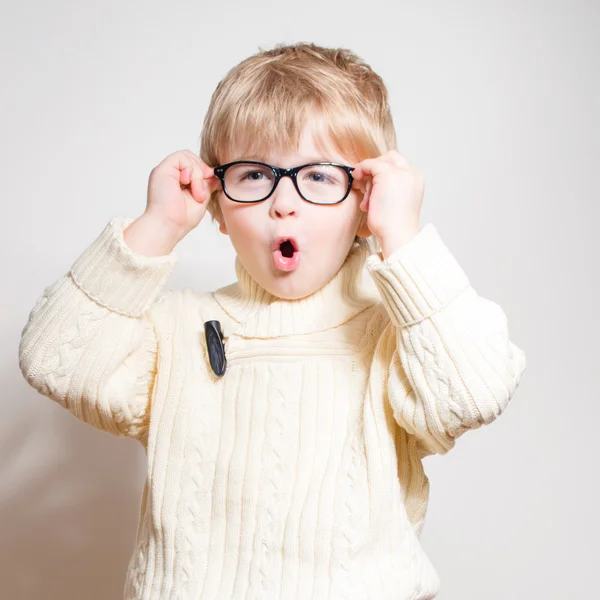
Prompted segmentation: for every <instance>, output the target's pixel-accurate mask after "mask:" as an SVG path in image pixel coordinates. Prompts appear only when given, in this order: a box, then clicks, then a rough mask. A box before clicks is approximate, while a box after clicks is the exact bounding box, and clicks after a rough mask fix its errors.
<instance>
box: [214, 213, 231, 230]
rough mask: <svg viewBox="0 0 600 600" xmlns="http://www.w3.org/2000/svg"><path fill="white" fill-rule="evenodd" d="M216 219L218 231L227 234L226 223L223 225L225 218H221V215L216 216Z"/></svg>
mask: <svg viewBox="0 0 600 600" xmlns="http://www.w3.org/2000/svg"><path fill="white" fill-rule="evenodd" d="M216 219H217V221H218V222H219V231H220V232H221V233H224V234H225V235H229V234H228V233H227V225H225V220H224V219H223V217H222V216H221V217H216Z"/></svg>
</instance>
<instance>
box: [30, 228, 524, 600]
mask: <svg viewBox="0 0 600 600" xmlns="http://www.w3.org/2000/svg"><path fill="white" fill-rule="evenodd" d="M132 221H133V219H131V218H124V217H115V218H113V219H112V220H111V221H110V223H109V224H108V225H107V226H106V227H105V229H104V230H103V231H102V233H101V234H100V235H99V236H98V238H97V239H96V240H95V241H94V242H93V243H92V244H91V245H90V246H89V247H88V248H87V249H86V250H85V251H84V252H83V253H82V254H81V256H79V258H78V259H77V260H76V261H75V263H74V264H73V266H72V268H71V270H70V272H69V273H68V274H66V275H65V276H64V277H62V278H61V279H59V280H58V281H56V282H55V283H53V284H52V285H50V286H49V287H47V288H46V289H45V291H44V293H43V295H42V296H41V297H40V298H39V300H38V301H37V303H36V304H35V306H34V307H33V309H32V310H31V313H30V316H29V320H28V322H27V324H26V325H25V327H24V329H23V333H22V338H21V343H20V347H19V363H20V367H21V371H22V373H23V375H24V377H25V378H26V380H27V381H28V382H29V384H30V385H32V386H33V387H34V388H35V389H36V390H38V391H39V392H40V393H42V394H44V395H45V396H48V397H49V398H52V399H53V400H55V401H56V402H57V403H59V404H60V405H61V406H63V407H64V408H66V409H67V410H69V411H70V412H71V413H72V414H73V415H75V416H76V417H77V418H79V419H81V420H83V421H85V422H87V423H89V424H90V425H92V426H94V427H96V428H98V429H101V430H103V431H106V432H109V433H112V434H115V435H125V436H130V437H133V438H135V439H137V440H139V441H140V442H141V444H142V445H143V447H144V449H145V451H146V454H147V479H146V483H145V486H144V490H143V494H142V498H141V506H140V515H139V524H138V530H137V539H136V542H135V550H134V553H133V555H132V557H131V560H130V563H129V568H128V571H127V577H126V582H125V595H124V598H125V599H127V600H130V599H139V600H142V599H143V600H176V599H177V600H192V599H193V600H242V599H244V600H250V599H257V600H279V599H281V600H294V599H296V600H304V599H309V598H310V599H319V600H325V599H331V600H338V599H340V600H341V599H348V600H358V599H360V600H366V599H374V600H375V599H376V600H387V599H389V600H392V599H393V600H425V599H427V598H433V597H434V596H435V594H436V592H437V591H438V590H439V587H440V581H439V577H438V575H437V573H436V571H435V569H434V568H433V566H432V564H431V563H430V561H429V559H428V557H427V555H426V554H425V553H424V551H423V549H422V547H421V545H420V544H419V539H418V538H419V534H420V532H421V528H422V526H423V520H424V518H425V514H426V509H427V502H428V495H429V481H428V479H427V476H426V475H425V473H424V470H423V465H422V459H423V458H424V457H425V456H427V455H429V454H432V453H439V454H444V453H446V452H448V451H449V450H450V449H451V448H452V447H453V446H454V444H455V442H456V439H457V438H458V437H459V436H460V435H461V434H463V433H464V432H465V431H467V430H469V429H476V428H478V427H480V426H481V425H482V424H487V423H491V422H492V421H493V420H494V419H495V418H496V417H498V415H500V414H501V413H502V411H503V410H504V409H505V407H506V406H507V404H508V402H509V400H510V398H511V396H512V395H513V393H514V391H515V389H516V387H517V386H518V384H519V380H520V378H521V375H522V374H523V372H524V370H525V364H526V363H525V354H524V352H523V351H522V350H521V349H519V348H518V347H517V346H516V345H515V344H513V343H512V342H511V341H510V340H509V338H508V329H507V320H506V317H505V314H504V313H503V311H502V309H501V308H500V307H499V306H498V305H497V304H495V303H494V302H491V301H490V300H486V299H484V298H482V297H480V296H479V295H478V294H477V293H476V292H475V290H474V289H473V287H472V286H471V285H470V283H469V281H468V279H467V277H466V275H465V273H464V272H463V270H462V269H461V267H460V266H459V265H458V264H457V262H456V260H455V258H454V257H453V256H452V254H451V253H450V251H449V250H448V248H447V247H446V245H445V244H444V243H443V241H442V240H441V238H440V237H439V234H438V232H437V229H436V228H435V227H434V225H433V224H431V223H430V224H427V225H426V226H425V227H423V228H422V229H421V231H420V232H419V233H418V234H417V235H416V236H415V237H414V238H413V239H411V240H410V241H409V242H408V243H407V244H405V245H404V246H402V247H401V248H399V249H398V250H397V251H396V252H395V253H394V254H392V255H391V256H389V257H387V258H386V259H385V260H382V257H381V255H379V254H378V253H371V252H370V249H369V246H368V244H367V243H366V240H361V242H360V243H355V244H354V246H353V247H352V249H351V251H350V253H349V255H348V257H347V259H346V261H345V262H344V264H343V266H342V268H341V269H340V270H339V271H338V273H337V274H336V275H335V276H334V277H333V279H332V280H331V281H330V282H329V283H327V284H326V285H325V286H324V287H323V288H322V289H321V290H319V291H317V292H315V293H314V294H312V295H310V296H308V297H306V298H303V299H301V300H292V301H290V300H282V299H279V298H277V297H274V296H272V295H270V294H269V293H267V292H266V291H265V290H263V289H261V288H260V287H258V285H257V284H256V282H255V281H254V280H253V279H252V278H251V277H250V276H249V274H248V273H247V271H245V269H244V268H243V267H242V265H241V263H240V261H239V259H236V261H235V269H236V274H237V279H238V280H237V281H236V282H235V283H233V284H231V285H228V286H226V287H224V288H221V289H219V290H217V291H216V292H203V293H200V292H196V291H193V290H191V289H189V288H185V289H182V290H175V291H165V290H164V289H163V288H164V284H165V282H166V280H167V278H168V276H169V274H170V272H171V270H172V268H173V266H174V264H175V262H176V261H177V260H178V259H177V255H176V254H175V252H172V253H171V254H169V255H167V256H158V257H147V256H143V255H140V254H137V253H135V252H134V251H133V250H132V249H130V248H129V247H128V246H127V245H126V243H125V242H124V238H123V230H124V228H125V227H127V226H128V225H129V224H130V223H131V222H132ZM362 242H364V243H362ZM365 266H366V269H363V267H365ZM373 283H374V285H373ZM367 284H370V285H367ZM208 320H218V321H220V323H221V329H222V331H223V334H224V343H225V352H226V357H227V363H228V365H227V371H226V373H225V375H224V376H223V377H218V376H216V375H215V374H214V372H213V371H212V369H211V367H210V363H209V359H208V353H207V349H206V342H205V335H204V323H205V321H208Z"/></svg>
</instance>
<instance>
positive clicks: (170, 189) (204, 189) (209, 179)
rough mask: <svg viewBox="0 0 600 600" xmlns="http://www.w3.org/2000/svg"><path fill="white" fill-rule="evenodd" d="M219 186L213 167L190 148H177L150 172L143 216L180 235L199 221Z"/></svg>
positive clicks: (176, 237) (185, 233)
mask: <svg viewBox="0 0 600 600" xmlns="http://www.w3.org/2000/svg"><path fill="white" fill-rule="evenodd" d="M220 188H221V184H220V182H219V179H218V178H217V177H216V176H215V174H214V170H213V168H212V167H209V166H207V165H206V164H204V162H202V160H200V158H199V156H198V155H196V154H194V153H193V152H192V151H191V150H178V151H177V152H173V153H172V154H169V156H167V157H166V158H165V159H164V160H163V161H162V162H161V163H160V164H159V165H157V166H156V167H154V169H152V171H151V172H150V178H149V180H148V198H147V205H146V211H145V213H144V216H145V217H149V218H152V219H155V220H157V222H159V223H160V224H161V226H162V227H165V228H167V229H168V230H169V233H170V234H171V236H172V237H173V238H175V239H177V240H180V239H183V238H184V237H185V236H186V235H187V234H188V233H189V232H190V231H191V230H192V229H194V228H195V227H196V226H197V225H198V224H199V223H200V221H202V218H203V217H204V214H205V212H206V207H207V205H208V200H209V198H210V194H211V192H212V191H214V190H216V189H220Z"/></svg>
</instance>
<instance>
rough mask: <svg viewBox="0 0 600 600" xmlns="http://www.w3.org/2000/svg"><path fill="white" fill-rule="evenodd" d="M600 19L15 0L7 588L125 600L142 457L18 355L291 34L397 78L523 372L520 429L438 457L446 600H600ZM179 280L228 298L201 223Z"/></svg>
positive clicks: (500, 10)
mask: <svg viewBox="0 0 600 600" xmlns="http://www.w3.org/2000/svg"><path fill="white" fill-rule="evenodd" d="M599 6H600V3H598V2H597V1H594V2H592V1H591V0H590V1H588V2H584V1H581V0H580V1H578V2H574V1H571V2H568V3H567V2H566V1H563V2H556V1H550V2H549V1H547V0H546V1H544V2H542V1H541V0H536V1H528V2H514V1H511V2H494V3H492V2H487V1H481V0H478V1H470V2H468V1H464V0H459V1H454V2H442V1H439V2H414V3H411V4H408V3H401V2H394V3H391V2H388V3H384V2H382V1H379V0H370V1H369V2H366V3H359V2H349V1H346V2H340V1H335V2H327V3H325V2H322V1H319V2H313V1H303V2H301V3H293V4H291V5H287V4H285V3H281V2H272V3H271V2H264V1H262V2H259V1H253V2H231V1H230V2H229V3H223V2H219V3H215V4H212V3H207V2H189V3H183V2H169V3H166V2H161V3H158V2H147V1H146V2H141V1H138V2H125V3H122V2H117V1H112V2H107V1H102V0H100V1H97V2H94V3H93V4H92V3H80V2H75V1H72V2H68V1H65V0H62V1H57V2H52V3H43V2H41V1H40V0H37V1H35V2H21V3H15V2H11V3H9V2H6V1H4V2H2V11H1V15H0V47H1V50H2V61H1V66H0V68H1V73H0V75H1V78H0V81H2V93H1V95H0V115H1V116H0V122H1V124H2V129H1V130H2V136H1V138H0V139H1V146H0V152H1V163H0V164H1V171H0V175H1V178H2V195H1V198H2V200H1V202H2V208H3V211H2V212H3V217H4V218H3V219H2V236H1V238H0V244H1V253H2V254H1V255H2V263H3V282H2V311H1V317H2V318H1V320H0V327H1V328H2V330H1V340H2V344H1V345H0V353H1V355H0V365H1V369H2V371H1V385H2V388H3V393H2V395H1V396H0V403H1V409H2V418H1V419H0V509H1V512H0V588H1V589H0V596H1V597H2V598H6V599H7V600H13V599H19V600H20V599H34V598H35V599H36V600H37V599H46V598H47V599H59V598H60V599H62V600H75V599H81V598H86V599H88V600H100V599H102V600H106V599H113V598H120V597H121V593H122V586H123V583H124V577H125V568H126V565H127V561H128V560H129V555H130V552H131V551H132V548H133V538H134V534H135V528H136V520H137V511H138V505H139V497H140V493H141V490H142V486H143V478H144V467H145V455H144V452H143V449H142V448H141V446H139V445H138V444H137V442H134V441H132V440H128V439H121V438H116V437H113V436H111V435H109V434H105V433H102V432H99V431H96V430H94V429H92V428H91V427H89V426H87V425H85V424H83V423H81V422H79V421H78V420H77V419H75V418H74V417H72V416H71V415H70V414H69V413H67V412H66V411H65V410H64V409H62V408H61V407H60V406H58V405H55V404H54V403H53V402H52V401H51V400H49V399H47V398H45V397H44V396H41V395H39V394H38V393H37V392H36V391H35V390H33V389H32V388H30V387H29V386H28V385H27V383H26V382H25V380H24V379H23V377H22V375H21V373H20V371H19V368H18V363H17V347H18V343H19V339H20V334H21V330H22V328H23V326H24V325H25V322H26V320H27V317H28V314H29V311H30V310H31V308H32V307H33V305H34V303H35V301H36V300H37V299H38V298H39V296H41V294H42V292H43V289H44V288H45V287H46V286H48V285H49V284H50V283H52V282H53V281H54V280H56V279H57V278H59V277H61V276H62V275H64V274H65V273H66V272H67V271H68V269H69V268H70V266H71V264H72V262H73V261H74V260H75V258H76V257H77V256H78V255H79V254H80V252H82V251H83V249H84V248H85V247H87V245H88V244H90V243H91V242H92V241H93V240H94V239H95V238H96V236H97V235H99V233H100V232H101V231H102V229H103V228H104V226H105V225H106V223H107V222H108V220H109V219H110V218H111V217H112V216H114V215H125V216H132V217H135V216H139V215H140V214H141V213H142V212H143V211H144V209H145V206H146V186H147V180H148V175H149V172H150V170H151V169H152V167H154V166H155V165H156V164H158V163H159V162H160V161H161V160H162V159H163V158H164V157H165V156H166V155H167V154H169V153H171V152H173V151H175V150H179V149H182V148H190V149H192V150H195V151H197V150H198V147H199V136H200V131H201V125H202V119H203V117H204V114H205V111H206V108H207V106H208V102H209V99H210V94H211V93H212V90H213V89H214V87H215V86H216V84H217V82H218V81H219V80H220V79H221V77H223V76H224V74H225V72H226V71H227V70H228V69H229V68H230V67H232V66H233V65H234V64H235V63H237V62H238V61H240V60H241V59H243V58H245V57H246V56H248V55H250V54H252V53H254V52H256V51H257V50H258V49H259V47H262V48H271V47H272V46H273V45H274V44H275V43H277V42H296V41H314V42H316V43H318V44H322V45H326V46H346V47H349V48H351V49H353V50H354V51H356V52H357V53H358V54H360V55H361V56H363V57H364V58H365V59H366V60H367V61H368V62H369V63H370V64H371V65H372V66H373V68H374V69H375V70H376V71H377V72H378V73H380V74H381V76H382V77H383V78H384V81H385V82H386V84H387V86H388V88H389V91H390V95H391V104H392V109H393V113H394V118H395V122H396V127H397V132H398V140H399V151H400V152H401V153H402V154H403V155H405V156H406V158H407V159H408V160H409V162H411V163H412V164H413V165H415V167H416V168H418V169H419V170H420V171H421V172H422V173H423V175H424V177H425V199H424V204H423V213H422V220H421V224H422V225H423V224H425V223H427V222H430V221H431V222H433V223H435V225H436V226H437V228H438V231H439V232H440V234H441V236H442V238H443V239H444V241H445V242H446V244H447V245H448V246H449V248H450V249H451V250H452V252H453V253H454V255H455V256H456V258H457V259H458V261H459V263H460V264H461V265H462V267H463V268H464V269H465V271H466V273H467V275H468V276H469V278H470V280H471V282H472V284H473V286H474V287H475V289H476V290H477V291H478V293H479V294H480V295H481V296H484V297H487V298H490V299H492V300H494V301H495V302H497V303H498V304H500V305H501V307H502V308H503V309H504V311H505V312H506V314H507V317H508V322H509V331H510V334H511V339H512V340H513V341H514V342H515V343H516V344H517V345H519V346H520V347H521V348H523V349H524V350H525V351H526V353H527V359H528V369H527V371H526V373H525V375H524V378H523V380H522V382H521V385H520V386H519V388H518V390H517V392H516V394H515V395H514V396H513V399H512V402H511V404H510V405H509V407H508V408H507V410H506V411H505V413H504V414H503V415H502V416H501V417H500V418H499V419H498V420H497V421H496V422H494V423H493V424H491V425H489V426H488V427H484V428H481V429H479V430H477V431H475V432H469V433H467V434H465V436H464V437H463V438H462V439H461V440H460V441H459V442H458V443H457V446H456V447H455V448H454V450H452V452H451V453H450V454H448V455H446V456H433V457H429V458H427V459H426V463H425V466H426V470H427V473H428V476H429V477H430V480H431V499H430V504H429V514H428V519H427V521H426V524H425V527H424V532H423V537H422V541H423V545H424V547H425V549H426V551H427V552H428V553H429V555H430V557H431V559H432V561H433V563H434V565H435V566H436V568H437V569H438V572H439V574H440V577H441V579H442V591H441V592H440V594H439V596H438V598H439V599H440V600H482V599H484V598H485V600H513V599H514V600H525V599H534V598H535V599H538V598H543V599H545V600H554V599H556V600H564V599H567V598H569V599H570V598H582V599H583V598H597V597H598V596H597V593H598V592H597V591H596V589H595V588H596V585H595V582H596V579H597V576H596V575H597V574H596V571H597V562H598V558H599V555H598V543H597V539H598V534H599V533H600V532H599V527H598V524H599V518H598V513H597V507H598V500H599V498H598V492H597V487H598V486H597V479H598V467H597V465H598V449H597V446H596V443H597V441H596V440H597V431H598V419H599V418H600V412H599V410H598V401H599V394H598V389H597V373H598V366H597V362H598V336H599V334H600V332H599V330H598V322H599V319H598V308H597V305H598V299H599V298H598V286H597V281H596V280H597V277H598V268H597V264H596V263H597V261H598V241H597V240H598V235H597V229H596V228H597V220H598V216H599V215H598V208H597V206H598V205H597V202H598V200H599V194H598V192H599V189H600V186H599V183H598V174H599V172H600V168H599V159H600V152H599V141H598V140H599V133H600V119H599V111H598V106H599V104H600V98H599V85H598V73H599V72H600V68H599V65H598V62H599V60H598V58H599V54H600V52H599V50H600V49H599V45H598V41H597V38H596V39H594V38H593V34H594V32H596V33H597V32H598V31H599V30H600V18H599V13H600V9H599ZM177 252H178V254H179V256H180V261H179V263H178V264H177V266H176V267H175V270H174V272H173V275H172V276H171V279H170V280H169V282H168V283H167V287H168V288H178V287H183V286H191V287H194V288H196V289H198V290H205V289H215V288H217V287H220V286H222V285H226V284H227V283H230V282H232V281H233V280H234V277H235V273H234V268H233V260H234V252H233V248H232V246H231V243H230V242H229V238H227V237H225V236H223V235H222V234H220V233H218V231H217V229H216V226H214V225H211V223H210V220H209V218H208V217H207V218H206V219H205V220H204V221H203V222H202V223H201V224H200V226H199V227H198V228H197V229H195V230H194V231H193V232H192V233H191V234H190V235H189V236H188V237H186V238H185V239H184V240H183V241H182V242H181V243H180V244H179V245H178V246H177Z"/></svg>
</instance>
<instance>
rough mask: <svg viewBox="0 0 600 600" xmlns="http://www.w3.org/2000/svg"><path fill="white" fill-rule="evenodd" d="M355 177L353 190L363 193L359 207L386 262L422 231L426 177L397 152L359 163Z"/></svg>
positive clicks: (355, 169)
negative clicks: (422, 209) (420, 224)
mask: <svg viewBox="0 0 600 600" xmlns="http://www.w3.org/2000/svg"><path fill="white" fill-rule="evenodd" d="M352 177H353V178H354V182H353V184H352V187H354V188H356V189H360V190H362V191H363V192H364V197H363V200H362V202H361V204H360V208H361V210H363V211H365V212H367V223H366V224H367V227H368V229H369V231H370V232H371V233H372V234H373V235H375V237H377V240H378V242H379V245H380V246H381V250H382V254H383V258H384V259H385V258H387V257H388V256H390V254H393V253H394V252H395V251H396V250H397V249H398V248H399V247H400V246H402V245H403V244H406V243H407V242H408V241H409V240H411V239H412V238H413V237H414V236H415V235H416V234H417V233H418V232H419V216H420V213H421V204H422V203H423V194H424V182H423V177H422V176H421V174H420V173H419V172H418V171H417V170H416V169H414V168H413V167H411V165H410V164H409V163H408V161H407V160H406V159H405V158H404V157H403V156H402V155H401V154H400V153H399V152H397V151H396V150H390V151H389V152H386V153H385V154H383V155H381V156H379V157H378V158H367V159H365V160H363V161H361V162H359V163H358V164H357V165H356V166H355V168H354V171H353V172H352Z"/></svg>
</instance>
